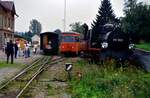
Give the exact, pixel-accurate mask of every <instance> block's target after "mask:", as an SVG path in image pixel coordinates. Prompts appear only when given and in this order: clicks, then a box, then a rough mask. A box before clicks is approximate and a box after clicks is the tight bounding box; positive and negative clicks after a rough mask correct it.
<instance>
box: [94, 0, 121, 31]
mask: <svg viewBox="0 0 150 98" xmlns="http://www.w3.org/2000/svg"><path fill="white" fill-rule="evenodd" d="M117 21H118V20H117V19H116V17H115V15H114V13H113V9H112V6H111V3H110V1H109V0H103V1H101V6H100V7H99V10H98V14H97V15H96V20H94V21H93V23H92V29H93V31H95V32H100V27H101V25H104V24H106V23H113V24H114V23H117Z"/></svg>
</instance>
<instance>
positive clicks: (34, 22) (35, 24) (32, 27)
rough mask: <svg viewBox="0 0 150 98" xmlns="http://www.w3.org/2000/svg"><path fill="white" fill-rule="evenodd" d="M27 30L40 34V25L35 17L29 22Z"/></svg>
mask: <svg viewBox="0 0 150 98" xmlns="http://www.w3.org/2000/svg"><path fill="white" fill-rule="evenodd" d="M29 30H30V31H31V32H32V33H34V34H38V35H39V34H40V33H41V31H42V25H41V23H40V22H38V20H36V19H33V20H31V22H30V27H29Z"/></svg>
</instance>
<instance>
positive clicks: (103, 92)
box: [70, 61, 150, 98]
mask: <svg viewBox="0 0 150 98" xmlns="http://www.w3.org/2000/svg"><path fill="white" fill-rule="evenodd" d="M80 64H81V66H80ZM115 65H116V63H115V62H114V61H110V62H106V63H105V64H104V65H100V66H97V65H89V64H88V63H87V62H85V61H78V62H77V63H76V64H75V65H74V69H73V74H74V78H73V79H72V81H71V82H70V86H71V90H70V91H71V93H72V94H73V98H147V96H150V92H149V91H150V88H149V86H150V74H149V73H145V72H143V71H141V70H139V69H138V68H136V67H134V66H131V65H130V64H128V63H127V64H126V66H127V67H124V68H123V67H121V68H116V67H115ZM76 71H80V72H81V73H82V78H81V79H78V78H76V77H77V76H76Z"/></svg>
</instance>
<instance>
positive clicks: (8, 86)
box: [0, 56, 64, 98]
mask: <svg viewBox="0 0 150 98" xmlns="http://www.w3.org/2000/svg"><path fill="white" fill-rule="evenodd" d="M63 60H64V58H61V57H60V58H56V57H48V56H45V57H42V58H40V59H38V60H37V61H35V62H34V63H33V64H31V65H30V66H28V67H26V68H25V69H24V70H22V71H21V72H20V73H19V74H17V75H16V76H14V77H13V78H12V79H10V80H9V81H7V82H6V83H5V84H4V85H2V86H1V87H0V98H20V96H21V95H22V94H23V93H24V91H25V90H26V89H27V88H28V86H29V85H30V84H31V83H32V81H33V80H35V79H36V77H37V76H39V75H40V73H41V72H43V71H44V70H46V69H47V68H48V67H51V66H53V65H54V64H56V63H58V62H61V61H63ZM1 96H2V97H1ZM10 96H11V97H10Z"/></svg>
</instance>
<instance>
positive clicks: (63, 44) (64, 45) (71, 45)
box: [59, 32, 81, 54]
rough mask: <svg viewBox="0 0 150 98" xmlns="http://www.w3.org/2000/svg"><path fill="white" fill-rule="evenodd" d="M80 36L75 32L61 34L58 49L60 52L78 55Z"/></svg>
mask: <svg viewBox="0 0 150 98" xmlns="http://www.w3.org/2000/svg"><path fill="white" fill-rule="evenodd" d="M80 35H81V34H80V33H77V32H62V33H61V41H60V47H59V49H60V52H61V53H75V54H79V53H80V51H81V44H80V42H81V40H80Z"/></svg>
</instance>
